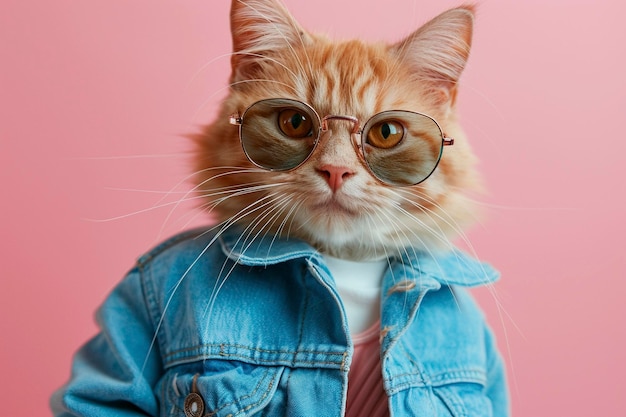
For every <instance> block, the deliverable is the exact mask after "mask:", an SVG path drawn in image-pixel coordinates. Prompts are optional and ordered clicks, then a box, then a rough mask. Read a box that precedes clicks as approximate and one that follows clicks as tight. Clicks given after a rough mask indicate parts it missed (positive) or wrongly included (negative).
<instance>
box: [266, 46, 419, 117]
mask: <svg viewBox="0 0 626 417" xmlns="http://www.w3.org/2000/svg"><path fill="white" fill-rule="evenodd" d="M278 65H279V66H281V65H284V66H285V67H287V70H286V71H281V73H282V74H284V76H285V79H284V80H281V81H283V82H285V84H286V86H284V88H285V89H286V90H285V93H286V94H289V92H291V93H292V94H295V97H293V98H297V99H299V100H302V101H305V102H307V103H308V104H310V105H311V106H313V108H315V109H316V110H317V111H318V112H319V113H320V114H321V115H327V114H341V115H353V116H366V115H371V114H373V113H376V112H379V111H382V110H385V109H390V108H400V107H403V108H406V107H407V106H408V103H406V102H407V101H409V100H410V98H409V97H408V96H407V94H406V91H404V90H406V88H404V89H403V88H402V87H401V85H402V83H399V82H398V81H399V78H401V77H402V75H403V68H402V67H401V65H400V63H399V62H398V60H397V59H394V57H393V56H392V55H391V54H390V53H389V52H388V51H387V49H386V47H385V46H384V45H382V44H366V43H363V42H361V41H357V40H355V41H345V42H319V43H315V44H313V45H310V46H307V47H301V48H289V49H287V50H285V51H282V52H281V60H280V61H279V63H278Z"/></svg>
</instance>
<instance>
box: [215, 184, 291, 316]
mask: <svg viewBox="0 0 626 417" xmlns="http://www.w3.org/2000/svg"><path fill="white" fill-rule="evenodd" d="M276 196H279V198H274V197H276ZM263 200H267V201H265V202H263V204H261V205H260V206H258V207H255V208H253V209H251V208H252V206H253V205H255V204H258V203H259V202H261V201H263ZM279 200H283V201H284V200H286V197H285V196H281V195H280V194H279V193H273V194H269V195H267V196H265V197H264V198H262V199H260V200H257V201H255V202H254V203H252V204H250V205H249V206H247V207H246V208H245V209H243V210H241V211H240V212H239V213H238V214H237V215H236V217H234V218H231V219H229V220H228V222H229V223H230V224H236V223H239V219H238V218H239V217H241V218H243V217H247V216H249V215H250V214H252V213H254V212H255V211H257V210H260V209H262V208H265V210H263V211H262V212H261V213H260V214H259V215H258V216H257V217H255V219H254V220H253V221H251V222H249V223H248V225H247V226H246V228H245V229H244V230H243V231H242V232H241V233H240V235H239V237H238V238H237V241H236V242H235V243H234V244H233V245H232V247H233V249H232V250H231V253H230V256H229V257H228V258H229V259H230V257H231V256H232V255H233V250H234V248H235V247H238V246H242V247H243V249H242V250H241V252H240V254H239V258H241V256H243V254H244V253H245V251H246V249H248V248H249V247H250V245H251V244H252V242H253V241H254V239H255V238H256V236H258V234H257V235H256V236H255V237H254V238H253V239H252V241H251V242H250V243H248V244H247V242H248V238H249V237H250V234H251V233H252V232H253V231H254V230H255V228H256V225H257V224H258V222H260V221H262V219H263V218H264V217H265V216H267V213H271V212H272V211H273V210H275V206H274V203H275V202H276V201H279ZM249 209H250V210H249ZM259 233H260V232H259ZM246 234H247V235H246ZM244 235H245V236H246V237H245V238H244ZM242 239H243V243H242V244H241V245H240V242H241V241H242ZM236 265H237V262H233V266H232V267H231V269H230V270H229V271H228V273H227V274H226V276H225V277H223V278H222V276H223V272H224V269H225V267H226V262H225V263H224V264H223V265H222V268H221V270H220V272H219V274H218V278H217V279H216V282H215V285H214V287H213V290H212V292H211V296H210V297H209V302H208V303H207V306H206V308H205V313H204V314H205V317H210V315H211V311H212V310H213V306H214V305H215V301H216V300H217V296H218V294H219V292H220V290H221V289H222V287H223V286H224V284H225V283H226V281H227V279H228V277H229V276H230V274H231V273H232V271H233V269H234V268H235V266H236Z"/></svg>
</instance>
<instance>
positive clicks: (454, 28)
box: [194, 0, 480, 260]
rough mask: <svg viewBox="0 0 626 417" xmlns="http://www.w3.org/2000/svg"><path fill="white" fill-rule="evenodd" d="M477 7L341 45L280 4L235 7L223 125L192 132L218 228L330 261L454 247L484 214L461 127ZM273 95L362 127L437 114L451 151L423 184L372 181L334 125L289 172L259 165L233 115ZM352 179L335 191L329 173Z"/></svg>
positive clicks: (249, 2) (339, 125)
mask: <svg viewBox="0 0 626 417" xmlns="http://www.w3.org/2000/svg"><path fill="white" fill-rule="evenodd" d="M472 24H473V10H472V8H471V7H468V6H464V7H460V8H457V9H453V10H450V11H447V12H444V13H443V14H441V15H440V16H438V17H436V18H434V19H433V20H431V21H430V22H429V23H427V24H426V25H424V26H423V27H422V28H420V29H418V30H417V31H416V32H415V33H413V34H412V35H410V36H409V37H408V38H407V39H405V40H404V41H402V42H399V43H397V44H392V45H389V44H385V43H374V44H371V43H365V42H362V41H360V40H350V41H335V40H331V39H328V38H327V37H325V36H321V35H317V34H313V33H308V32H306V31H304V30H303V29H302V28H301V27H300V26H299V25H298V23H297V22H295V20H294V19H293V18H292V17H291V15H289V13H288V11H287V10H286V9H285V7H284V6H283V5H282V4H280V3H279V2H278V1H277V0H246V1H243V0H241V1H240V0H234V1H233V4H232V14H231V25H232V31H233V45H234V51H233V55H232V75H231V79H230V82H231V85H230V90H229V94H228V96H227V97H226V99H225V100H224V101H223V103H222V106H221V110H220V112H219V115H218V117H217V119H216V120H215V121H214V122H213V123H212V124H210V125H208V126H207V127H206V128H205V129H204V130H203V131H202V132H201V133H200V134H197V135H195V137H194V138H195V142H196V144H197V152H196V158H195V164H196V166H195V168H196V170H197V176H196V179H197V190H198V192H199V193H200V194H201V195H203V196H205V199H204V202H205V205H204V207H205V208H206V210H209V211H211V212H212V213H214V215H215V216H216V217H217V218H218V220H219V221H221V222H229V221H234V222H236V223H238V224H240V225H242V227H243V228H246V227H248V226H249V229H248V232H250V231H253V230H254V234H252V235H251V236H255V235H256V234H257V233H258V234H259V236H261V235H265V234H270V233H271V234H276V233H278V234H282V235H289V236H291V237H297V238H301V239H304V240H306V241H308V242H310V243H311V244H312V245H314V246H315V247H316V248H317V249H319V250H320V251H322V252H325V253H328V254H330V255H333V256H336V257H341V258H347V259H354V260H363V259H372V258H384V257H387V256H391V255H393V254H395V253H398V252H401V251H403V250H404V249H403V248H405V247H407V246H414V247H418V248H427V249H428V250H434V248H440V249H446V248H447V247H449V245H450V244H449V241H450V239H451V238H454V237H456V236H458V235H459V234H462V233H463V229H464V228H465V227H466V226H467V225H468V224H469V223H471V222H472V221H473V220H474V218H475V214H476V213H475V207H473V205H472V204H471V203H470V202H469V201H470V200H468V199H467V198H466V196H465V195H466V193H467V192H468V191H473V190H479V189H480V181H479V177H478V174H477V172H476V171H475V168H474V165H475V158H474V156H473V154H472V152H471V150H470V148H469V145H468V143H467V141H466V139H465V136H464V134H463V132H462V130H461V127H460V126H459V124H458V122H457V117H456V112H455V97H456V91H457V85H458V79H459V77H460V75H461V72H462V70H463V67H464V65H465V62H466V60H467V57H468V54H469V47H470V43H471V33H472ZM266 98H291V99H297V100H300V101H303V102H306V103H308V104H309V105H311V106H312V107H313V108H314V109H315V110H316V111H317V112H318V114H319V115H320V116H322V117H323V116H324V115H328V114H339V115H350V116H355V117H357V118H358V119H359V120H360V121H361V123H365V121H366V120H367V119H368V118H370V117H371V116H372V115H374V114H375V113H377V112H380V111H383V110H394V109H403V110H411V111H416V112H420V113H425V114H428V115H430V116H432V117H433V118H435V119H436V120H437V121H438V123H439V124H440V125H441V127H442V128H443V130H444V132H446V134H447V135H448V136H451V137H453V138H454V139H455V143H454V146H449V147H446V148H445V149H444V152H443V157H442V160H441V162H440V164H439V166H438V168H437V169H436V170H435V172H434V173H433V174H432V175H431V177H429V178H428V179H427V180H426V181H424V182H423V183H421V184H418V185H416V186H412V187H393V186H389V185H386V184H383V183H381V182H380V181H378V180H377V179H375V178H374V177H373V176H372V175H371V173H370V172H369V171H368V170H367V168H366V167H365V166H364V164H363V162H362V161H361V159H360V158H359V157H358V155H357V153H356V152H355V149H354V147H353V145H352V142H351V137H350V129H351V127H352V126H350V125H349V124H348V123H346V122H343V121H332V122H330V123H331V124H330V131H329V132H328V133H327V134H325V135H324V136H323V137H322V138H321V142H320V144H319V146H318V147H317V148H316V150H315V152H314V153H313V155H312V156H311V157H310V158H309V159H308V160H307V161H306V162H305V163H304V164H303V165H301V166H300V167H298V168H296V169H295V170H292V171H289V172H269V171H265V170H262V169H259V168H257V167H255V166H254V165H253V164H252V163H250V162H249V161H248V160H247V159H246V157H245V154H244V152H243V150H242V147H241V144H240V142H239V138H238V130H237V127H235V126H232V125H230V124H229V116H230V115H231V114H233V113H241V112H243V111H244V110H245V109H246V108H247V107H248V106H249V105H250V104H252V103H254V102H256V101H257V100H261V99H266ZM325 166H341V167H345V168H346V169H347V170H348V171H349V172H350V173H351V174H350V175H349V176H347V177H346V179H345V181H344V182H343V184H342V186H341V188H339V189H338V190H337V191H336V192H333V191H332V190H331V189H330V187H329V185H328V183H327V181H326V179H325V178H324V175H323V174H322V173H321V170H323V169H322V167H325Z"/></svg>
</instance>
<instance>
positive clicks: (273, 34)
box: [230, 0, 309, 82]
mask: <svg viewBox="0 0 626 417" xmlns="http://www.w3.org/2000/svg"><path fill="white" fill-rule="evenodd" d="M230 28H231V33H232V37H233V55H232V57H231V65H232V75H231V82H236V81H241V80H246V79H249V78H250V77H251V76H252V77H253V76H254V72H255V68H257V66H258V65H259V63H260V62H262V60H263V59H266V56H267V55H268V54H269V53H270V52H275V51H278V50H282V49H287V48H289V47H290V45H301V44H302V43H307V42H308V41H309V35H308V34H307V33H306V32H305V31H304V30H303V29H302V28H301V27H300V25H299V24H298V23H297V22H296V21H295V19H294V18H293V16H292V15H291V14H290V13H289V11H288V10H287V9H286V8H285V6H284V5H283V4H282V3H281V2H280V1H279V0H232V4H231V10H230Z"/></svg>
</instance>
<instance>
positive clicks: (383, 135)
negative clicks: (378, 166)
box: [365, 120, 404, 149]
mask: <svg viewBox="0 0 626 417" xmlns="http://www.w3.org/2000/svg"><path fill="white" fill-rule="evenodd" d="M403 137H404V126H402V123H400V122H399V121H396V120H383V121H381V122H378V123H376V124H375V125H374V126H372V127H370V129H369V130H368V131H367V138H365V141H366V143H367V144H369V145H372V146H374V147H376V148H380V149H389V148H393V147H394V146H396V145H397V144H398V143H400V141H401V140H402V138H403Z"/></svg>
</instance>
